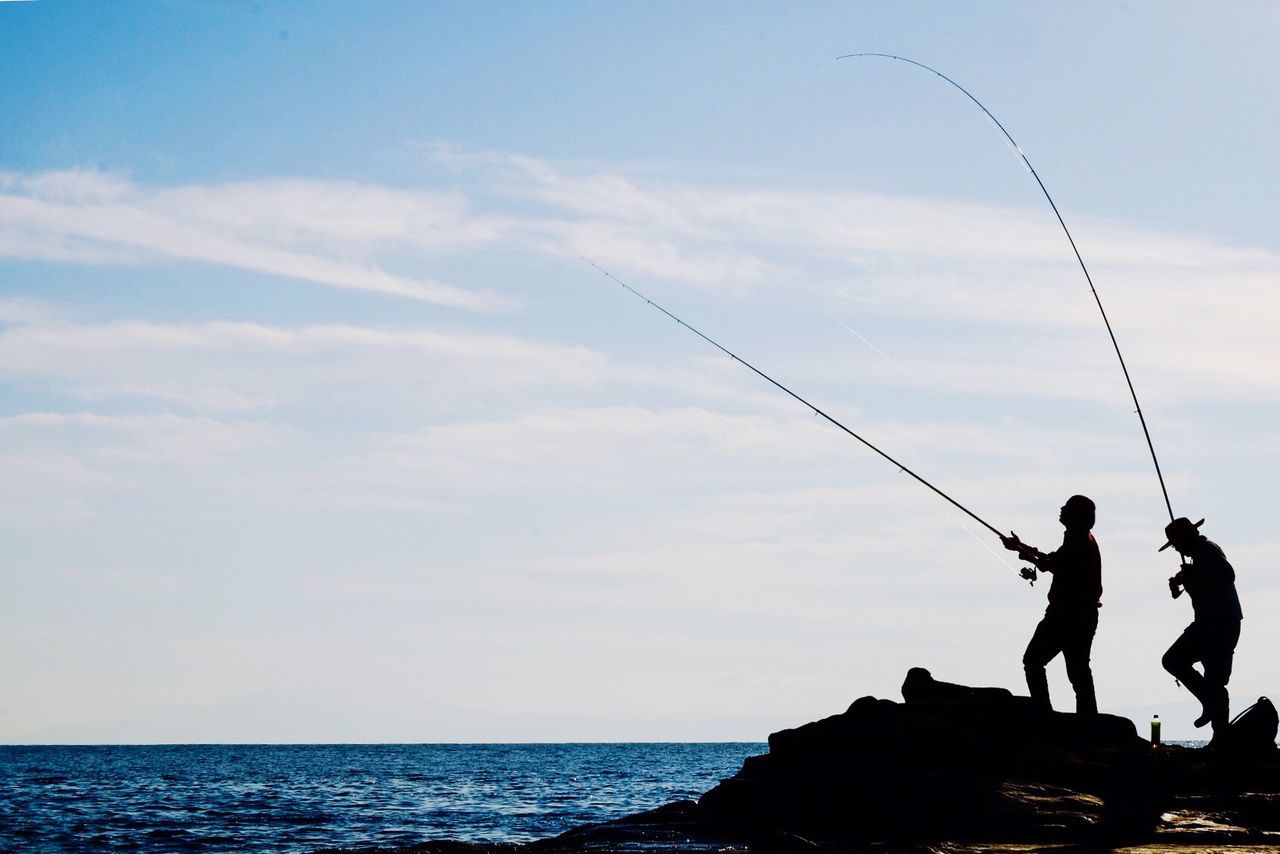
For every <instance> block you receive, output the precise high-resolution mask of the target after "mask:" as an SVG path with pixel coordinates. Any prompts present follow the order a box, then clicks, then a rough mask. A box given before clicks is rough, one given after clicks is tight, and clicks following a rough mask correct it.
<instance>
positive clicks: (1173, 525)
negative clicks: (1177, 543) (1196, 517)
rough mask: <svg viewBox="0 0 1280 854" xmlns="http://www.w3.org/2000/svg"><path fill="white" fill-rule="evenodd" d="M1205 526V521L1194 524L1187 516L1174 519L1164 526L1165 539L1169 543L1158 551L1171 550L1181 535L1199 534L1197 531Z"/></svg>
mask: <svg viewBox="0 0 1280 854" xmlns="http://www.w3.org/2000/svg"><path fill="white" fill-rule="evenodd" d="M1203 524H1204V520H1203V519H1201V520H1200V521H1199V522H1192V521H1191V520H1190V519H1188V518H1187V517H1186V516H1179V517H1178V518H1177V519H1174V520H1173V521H1172V522H1170V523H1169V524H1168V525H1165V526H1164V536H1165V539H1167V540H1168V542H1167V543H1165V544H1164V545H1163V546H1161V547H1160V548H1159V549H1157V550H1156V551H1164V550H1165V549H1167V548H1169V546H1171V545H1173V538H1174V537H1177V536H1179V535H1181V534H1187V535H1190V534H1198V533H1199V531H1197V530H1196V529H1197V528H1199V527H1200V526H1201V525H1203Z"/></svg>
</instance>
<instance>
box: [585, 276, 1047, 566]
mask: <svg viewBox="0 0 1280 854" xmlns="http://www.w3.org/2000/svg"><path fill="white" fill-rule="evenodd" d="M580 257H581V258H582V260H583V261H586V262H587V263H588V264H590V265H591V266H592V267H595V268H596V269H597V270H599V271H600V272H601V273H603V274H604V275H605V277H606V278H608V279H611V280H612V281H614V282H616V283H618V284H619V285H622V287H623V288H625V289H626V290H627V291H628V292H630V293H632V294H634V295H635V296H637V297H639V298H640V299H642V300H644V301H645V303H646V304H647V305H650V306H652V307H653V308H656V309H657V310H658V311H660V312H662V313H663V314H665V315H666V316H667V317H669V318H671V319H672V320H674V321H675V322H676V323H678V324H680V325H681V326H683V327H684V328H685V329H688V330H689V331H690V332H692V333H693V334H694V335H697V336H698V337H699V338H701V339H702V340H703V341H706V342H707V343H708V344H710V345H711V346H712V347H715V348H716V349H717V350H719V351H720V352H721V353H724V354H725V355H726V356H728V357H729V358H731V359H733V360H734V361H735V362H737V363H739V364H740V365H742V366H743V367H745V368H748V369H750V370H751V371H753V372H754V373H755V374H756V375H757V376H759V377H760V378H762V379H764V380H766V381H767V382H769V383H770V384H771V385H773V386H774V387H775V388H778V389H780V390H781V391H784V392H786V393H787V394H788V395H790V396H791V397H792V398H794V399H795V400H798V401H799V402H800V403H802V404H804V405H805V406H806V407H808V408H809V409H812V410H813V414H814V415H820V416H822V417H823V418H825V419H826V420H827V421H829V422H831V423H832V424H834V425H835V426H836V427H839V428H840V429H841V430H843V431H844V432H846V433H848V434H849V435H850V436H852V437H853V438H855V439H857V440H858V441H859V442H861V443H862V444H864V445H866V446H867V447H868V448H870V449H871V450H873V451H875V452H876V453H877V454H879V455H880V456H882V457H884V458H885V459H886V460H888V461H889V462H891V463H893V464H894V465H895V466H897V467H898V470H899V471H900V472H902V473H903V474H909V475H911V477H913V478H915V479H916V481H918V482H919V483H921V484H923V485H925V486H927V487H928V488H929V489H931V490H933V491H934V492H935V493H936V494H938V495H939V496H941V497H942V498H943V499H945V500H946V501H947V502H948V503H950V504H951V505H952V506H953V507H955V508H956V509H958V510H960V511H961V512H962V513H964V514H966V515H967V516H968V517H969V518H970V519H972V520H973V521H975V522H977V523H978V524H979V525H981V526H982V527H984V528H986V529H987V530H988V531H990V532H991V533H993V534H995V535H996V536H997V537H999V538H1000V539H1001V540H1004V539H1005V536H1004V534H1003V533H1001V532H1000V530H999V529H997V528H996V527H995V526H994V525H992V524H991V523H989V522H987V521H986V520H985V519H983V518H982V517H981V516H979V515H978V514H976V513H974V512H973V511H972V510H970V509H969V508H968V507H965V506H964V505H963V504H961V503H960V502H959V501H956V500H955V499H954V498H952V497H951V496H950V495H947V494H946V493H945V492H943V491H942V490H941V489H939V488H938V487H936V486H934V485H933V484H932V483H930V482H929V481H927V480H925V479H924V478H922V477H921V476H920V475H918V474H916V473H915V472H914V471H912V470H911V469H909V468H907V467H906V466H905V465H903V464H902V463H900V462H898V461H897V460H896V459H894V458H893V457H891V456H889V455H888V454H886V453H885V452H884V451H882V450H880V449H879V448H878V447H876V446H875V445H873V444H871V442H869V441H867V440H866V439H864V438H863V437H862V436H860V435H858V434H857V433H855V432H854V431H853V430H851V429H849V428H848V427H846V426H845V425H844V424H842V423H841V422H840V421H838V420H837V419H836V418H835V417H834V416H832V415H829V414H828V413H827V412H826V411H824V410H822V409H819V408H818V407H817V406H814V405H813V404H812V403H810V402H809V401H807V400H805V399H804V398H803V397H801V396H800V395H798V394H796V393H795V392H794V391H792V390H791V389H789V388H787V387H786V386H785V385H783V384H782V383H780V382H778V381H777V380H775V379H774V378H773V377H771V376H769V375H768V374H766V373H765V372H764V371H762V370H760V369H759V368H757V367H756V366H755V365H753V364H751V363H750V362H748V361H746V360H745V359H743V358H741V357H740V356H738V355H737V354H735V353H732V352H730V351H729V350H728V349H726V348H725V347H724V346H723V345H721V344H720V343H719V342H718V341H715V340H714V339H712V338H710V337H708V336H706V335H704V334H703V333H702V332H700V331H698V330H697V329H695V328H694V327H692V326H690V325H689V324H687V323H685V322H684V321H683V320H681V319H680V318H678V317H676V316H675V315H674V314H672V313H671V312H669V311H667V310H666V309H665V308H663V307H662V306H660V305H658V304H657V303H656V302H654V301H653V300H651V299H649V298H648V297H647V296H645V295H644V294H642V293H640V292H639V291H638V290H636V289H635V288H633V287H631V286H630V285H628V284H627V283H626V282H624V281H622V279H619V278H618V277H617V276H615V275H613V273H610V272H609V271H608V270H606V269H605V268H603V267H601V266H600V265H599V264H597V263H596V262H595V261H592V260H591V259H590V258H587V257H586V256H580ZM1023 577H1024V578H1026V577H1027V576H1026V575H1025V574H1024V575H1023Z"/></svg>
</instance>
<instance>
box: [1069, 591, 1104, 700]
mask: <svg viewBox="0 0 1280 854" xmlns="http://www.w3.org/2000/svg"><path fill="white" fill-rule="evenodd" d="M1097 631H1098V612H1097V611H1094V612H1093V613H1092V614H1086V615H1083V616H1081V617H1080V619H1079V620H1078V621H1072V623H1071V629H1070V633H1069V637H1068V638H1067V642H1066V643H1065V644H1064V645H1063V648H1062V657H1063V658H1065V659H1066V661H1067V678H1068V679H1070V680H1071V687H1072V688H1074V689H1075V692H1076V714H1078V715H1083V716H1086V717H1088V716H1092V715H1096V714H1097V713H1098V698H1097V696H1096V695H1095V694H1094V690H1093V671H1092V670H1091V669H1090V667H1089V655H1090V653H1091V652H1092V650H1093V636H1094V634H1095V633H1097Z"/></svg>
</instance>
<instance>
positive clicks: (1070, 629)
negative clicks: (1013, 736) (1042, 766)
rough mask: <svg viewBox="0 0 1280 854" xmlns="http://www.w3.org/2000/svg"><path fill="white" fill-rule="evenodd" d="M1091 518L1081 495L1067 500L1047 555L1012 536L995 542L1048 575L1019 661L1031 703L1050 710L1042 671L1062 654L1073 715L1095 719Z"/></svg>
mask: <svg viewBox="0 0 1280 854" xmlns="http://www.w3.org/2000/svg"><path fill="white" fill-rule="evenodd" d="M1094 516H1095V508H1094V505H1093V502H1092V501H1090V500H1089V499H1088V498H1085V497H1084V496H1083V495H1073V496H1071V497H1070V498H1068V499H1067V503H1066V504H1063V505H1062V510H1061V512H1059V514H1058V521H1059V522H1061V523H1062V525H1063V527H1064V528H1066V531H1065V532H1064V533H1063V535H1062V545H1061V546H1059V547H1058V548H1057V549H1056V550H1055V551H1053V552H1050V553H1049V554H1045V553H1044V552H1042V551H1040V550H1039V549H1036V548H1033V547H1031V546H1028V545H1025V544H1024V543H1022V542H1021V541H1020V540H1019V539H1018V535H1017V534H1010V535H1009V536H1008V537H1001V538H1000V539H1001V540H1002V541H1003V542H1004V547H1005V548H1007V549H1009V550H1010V551H1016V552H1017V553H1018V556H1019V557H1021V558H1022V559H1023V560H1026V561H1030V562H1031V563H1032V564H1034V565H1035V566H1036V568H1037V569H1040V570H1042V571H1044V572H1050V573H1053V583H1052V584H1051V585H1050V586H1049V607H1047V608H1046V609H1045V612H1044V617H1043V619H1041V620H1040V624H1039V625H1038V626H1036V631H1035V634H1033V635H1032V636H1031V642H1030V643H1028V644H1027V651H1026V652H1025V653H1024V654H1023V656H1022V667H1023V669H1024V670H1025V671H1026V673H1027V688H1028V689H1029V690H1030V692H1031V701H1032V702H1033V703H1034V704H1035V705H1036V706H1037V707H1039V708H1041V709H1044V710H1046V711H1048V710H1050V709H1052V708H1053V706H1052V705H1051V704H1050V702H1049V680H1048V678H1047V677H1046V676H1045V672H1044V668H1045V665H1046V664H1048V663H1049V662H1050V661H1052V660H1053V659H1054V658H1055V657H1056V656H1057V655H1058V653H1062V657H1063V658H1064V659H1065V660H1066V663H1067V678H1068V679H1070V680H1071V687H1072V688H1074V689H1075V692H1076V712H1077V714H1081V715H1096V714H1097V713H1098V700H1097V697H1096V696H1095V694H1094V691H1093V671H1091V670H1090V669H1089V653H1090V651H1091V650H1092V648H1093V636H1094V634H1095V633H1096V632H1097V630H1098V609H1099V608H1101V607H1102V555H1101V554H1100V553H1099V552H1098V543H1097V541H1096V540H1094V538H1093V534H1091V533H1090V530H1091V529H1092V528H1093V523H1094Z"/></svg>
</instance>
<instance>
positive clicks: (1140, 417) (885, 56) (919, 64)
mask: <svg viewBox="0 0 1280 854" xmlns="http://www.w3.org/2000/svg"><path fill="white" fill-rule="evenodd" d="M862 57H878V58H880V59H896V60H898V61H899V62H905V63H907V64H908V65H914V66H915V67H916V68H922V69H924V70H925V71H928V72H930V73H932V74H935V75H937V76H938V77H941V78H942V79H943V80H945V81H946V82H948V83H950V84H951V85H952V86H954V87H955V88H957V89H959V90H960V91H961V92H963V93H964V95H965V96H966V97H967V98H968V99H969V100H970V101H972V102H973V103H975V104H977V105H978V109H980V110H982V112H984V113H986V114H987V118H989V119H991V121H992V122H993V123H994V124H995V126H996V127H998V128H999V129H1000V132H1001V133H1002V134H1004V138H1005V139H1007V140H1008V141H1009V144H1010V145H1011V146H1013V150H1014V151H1015V152H1017V154H1018V156H1019V157H1020V158H1022V162H1023V164H1024V165H1025V166H1026V167H1027V171H1028V172H1030V173H1031V177H1032V178H1035V179H1036V184H1037V185H1038V186H1039V187H1040V192H1042V193H1044V197H1045V200H1046V201H1048V202H1049V207H1051V208H1053V215H1054V216H1056V217H1057V218H1058V225H1060V226H1062V232H1063V233H1064V234H1065V235H1066V236H1067V242H1068V243H1070V244H1071V251H1072V252H1074V253H1075V256H1076V261H1078V262H1079V263H1080V270H1081V272H1083V273H1084V278H1085V281H1087V282H1088V283H1089V290H1090V292H1092V293H1093V300H1094V302H1096V303H1097V304H1098V312H1099V313H1100V314H1101V315H1102V322H1103V323H1105V324H1106V326H1107V334H1108V335H1109V336H1111V346H1112V347H1114V348H1115V351H1116V358H1117V359H1119V360H1120V370H1122V371H1124V381H1125V382H1126V383H1127V384H1128V386H1129V396H1130V397H1132V398H1133V406H1134V410H1135V412H1136V413H1137V415H1138V422H1139V423H1140V424H1141V425H1142V435H1143V436H1145V437H1146V439H1147V448H1148V449H1149V450H1150V451H1151V462H1152V463H1153V464H1154V465H1155V467H1156V478H1157V479H1158V480H1159V481H1160V492H1161V493H1162V494H1163V495H1164V506H1165V509H1166V510H1168V511H1169V521H1170V522H1172V521H1173V504H1172V503H1170V501H1169V490H1168V489H1167V488H1166V487H1165V485H1164V474H1162V473H1161V471H1160V460H1158V459H1156V447H1155V445H1154V444H1152V442H1151V431H1150V430H1148V429H1147V419H1146V418H1145V417H1144V416H1143V414H1142V404H1140V403H1138V393H1137V392H1136V391H1135V390H1134V388H1133V379H1132V378H1130V376H1129V368H1128V366H1127V365H1125V363H1124V356H1123V355H1122V354H1121V353H1120V344H1119V342H1117V341H1116V333H1115V331H1114V330H1113V329H1112V328H1111V321H1110V320H1108V319H1107V310H1106V309H1104V308H1103V307H1102V298H1101V297H1100V296H1098V289H1097V288H1095V287H1094V286H1093V277H1092V276H1090V275H1089V268H1088V267H1086V266H1085V263H1084V258H1083V257H1081V255H1080V249H1079V248H1078V247H1077V246H1076V241H1075V238H1074V237H1072V236H1071V230H1070V229H1069V228H1067V223H1066V221H1065V220H1064V219H1063V218H1062V214H1061V212H1059V211H1058V205H1057V204H1056V203H1055V202H1054V201H1053V196H1051V195H1049V190H1048V189H1046V187H1045V185H1044V181H1042V180H1040V174H1039V173H1038V172H1036V168H1035V167H1034V166H1032V165H1031V161H1030V160H1028V159H1027V155H1025V154H1023V152H1022V148H1021V146H1019V145H1018V143H1017V141H1016V140H1014V138H1013V135H1012V134H1010V133H1009V131H1008V130H1006V129H1005V126H1004V125H1003V124H1001V123H1000V120H999V119H997V118H996V117H995V115H994V114H993V113H992V112H991V111H990V110H988V109H987V107H986V105H985V104H983V103H982V102H981V101H979V100H978V99H977V98H976V97H974V95H973V93H972V92H970V91H969V90H968V89H966V88H964V87H963V86H961V85H960V84H959V83H957V82H956V81H954V80H952V79H951V78H950V77H948V76H947V75H945V74H943V73H942V72H941V71H939V70H938V69H936V68H932V67H930V66H928V65H925V64H924V63H923V62H916V61H915V60H914V59H908V58H907V57H905V56H895V55H894V54H891V53H870V52H867V53H846V54H844V55H842V56H837V57H836V61H837V62H838V61H839V60H842V59H858V58H862Z"/></svg>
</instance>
